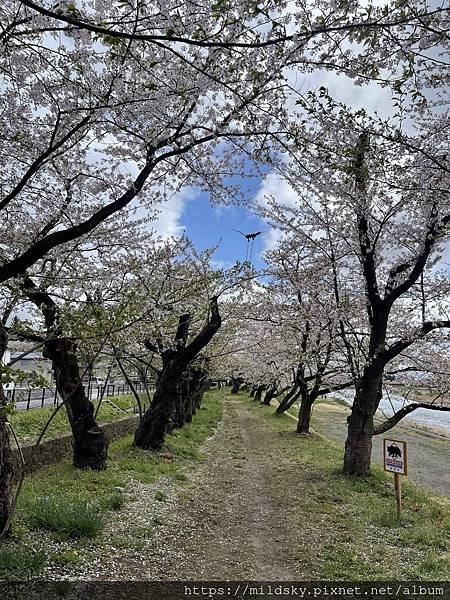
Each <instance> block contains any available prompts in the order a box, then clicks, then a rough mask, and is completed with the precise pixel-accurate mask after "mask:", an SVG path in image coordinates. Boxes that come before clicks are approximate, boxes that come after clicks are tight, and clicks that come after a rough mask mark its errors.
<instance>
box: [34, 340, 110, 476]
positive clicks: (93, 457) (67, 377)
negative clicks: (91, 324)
mask: <svg viewBox="0 0 450 600" xmlns="http://www.w3.org/2000/svg"><path fill="white" fill-rule="evenodd" d="M76 349H77V348H76V343H75V341H74V340H72V339H69V338H64V337H59V338H56V339H54V340H50V341H48V342H47V343H46V344H45V356H46V357H48V358H50V360H51V361H52V363H53V371H54V374H55V383H56V387H57V389H58V392H59V395H60V396H61V398H62V399H63V401H64V405H65V407H66V411H67V416H68V418H69V423H70V427H71V429H72V435H73V465H74V467H76V468H77V469H94V470H96V471H100V470H102V469H106V457H107V452H108V442H107V440H106V437H105V434H104V433H103V431H102V429H100V427H99V426H98V424H97V422H96V420H95V419H94V405H93V404H92V402H90V400H89V399H88V398H87V397H86V394H85V392H84V388H83V383H82V380H81V377H80V369H79V366H78V360H77V354H76Z"/></svg>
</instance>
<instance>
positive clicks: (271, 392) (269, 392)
mask: <svg viewBox="0 0 450 600" xmlns="http://www.w3.org/2000/svg"><path fill="white" fill-rule="evenodd" d="M276 393H277V388H276V387H270V388H269V389H268V390H267V392H266V394H265V396H264V400H263V401H262V404H265V405H266V406H270V403H271V401H272V399H273V398H275V396H276Z"/></svg>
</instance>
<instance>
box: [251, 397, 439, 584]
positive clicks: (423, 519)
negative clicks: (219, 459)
mask: <svg viewBox="0 0 450 600" xmlns="http://www.w3.org/2000/svg"><path fill="white" fill-rule="evenodd" d="M250 406H251V410H253V411H255V412H257V413H258V415H261V417H262V418H263V419H264V420H265V421H266V423H267V424H268V425H269V426H270V427H273V428H276V429H277V431H278V433H279V434H280V435H279V443H280V445H281V446H282V449H283V452H284V453H285V456H286V460H287V462H288V463H289V462H290V461H292V463H294V464H295V465H296V474H297V476H298V482H297V484H299V485H300V487H301V488H302V489H303V493H302V494H301V495H298V497H297V499H296V518H297V519H298V523H297V524H296V526H298V527H299V528H304V529H305V535H310V536H311V544H310V547H309V548H310V549H309V550H307V552H306V553H305V551H303V554H302V562H303V563H304V564H305V571H306V572H315V573H317V578H319V579H341V580H348V581H355V580H368V579H370V580H376V579H379V580H388V579H399V578H400V579H404V580H405V579H410V580H414V579H430V580H439V579H442V580H448V578H449V575H450V500H449V499H448V498H444V497H442V496H433V494H432V493H427V492H426V491H424V490H421V489H419V488H417V487H416V486H414V485H412V484H411V483H409V482H408V481H406V480H405V481H404V483H403V512H402V516H401V519H400V520H397V518H396V516H395V508H394V507H395V503H394V489H393V484H392V476H391V475H388V474H387V473H385V472H384V471H383V470H382V469H381V467H379V466H377V465H373V466H372V472H373V476H372V477H370V478H368V479H361V478H358V477H347V476H345V475H343V473H342V463H343V444H341V443H337V442H335V441H331V440H329V439H327V438H326V437H325V436H324V435H322V434H321V433H313V434H312V435H310V436H298V435H296V434H295V433H294V430H295V423H294V421H293V420H292V418H290V417H289V416H287V415H282V416H278V415H276V414H275V413H274V411H273V410H270V409H269V410H264V408H265V407H264V408H263V407H259V406H258V405H256V403H255V404H253V403H252V402H251V401H250ZM317 408H318V407H316V410H315V412H314V413H313V421H312V425H313V428H314V429H315V431H320V429H321V425H323V419H324V418H326V416H324V415H325V413H324V412H320V411H318V410H317ZM314 415H316V416H314ZM313 540H314V541H313Z"/></svg>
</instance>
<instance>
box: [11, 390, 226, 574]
mask: <svg viewBox="0 0 450 600" xmlns="http://www.w3.org/2000/svg"><path fill="white" fill-rule="evenodd" d="M222 396H223V392H221V391H217V392H210V393H208V394H205V399H204V402H203V405H202V407H201V409H200V410H199V411H198V413H197V415H195V417H194V420H193V422H192V423H191V424H189V425H186V426H185V427H184V428H183V429H180V430H176V431H174V432H173V433H172V434H171V435H169V436H168V438H167V441H166V444H165V446H164V447H163V449H162V452H161V453H154V452H150V451H145V450H140V449H138V448H133V447H132V441H133V436H132V435H127V436H124V437H123V438H121V439H119V440H117V441H115V442H113V443H112V444H111V445H110V447H109V455H108V468H107V469H106V470H105V471H89V470H77V469H74V467H73V466H72V464H71V463H70V462H69V461H63V462H61V463H59V464H57V465H52V466H50V467H47V468H45V469H42V470H41V471H39V472H37V473H35V474H33V475H30V476H28V477H27V478H26V479H25V481H24V484H23V488H22V494H21V496H20V499H19V503H18V507H17V511H16V515H15V518H14V522H13V537H12V539H11V540H8V541H7V542H5V543H4V551H5V553H6V554H5V558H4V564H5V565H6V566H5V567H4V570H5V571H8V572H9V571H10V575H9V576H10V577H12V578H13V579H14V578H22V579H23V578H26V577H27V576H28V574H27V573H28V572H27V573H25V571H23V572H22V571H21V572H20V573H19V572H18V571H17V570H14V569H13V568H11V569H10V567H9V566H8V565H10V564H13V562H14V561H13V560H12V559H11V560H10V561H9V562H8V560H9V559H8V556H9V555H11V556H13V555H15V554H14V553H16V554H17V555H19V554H20V553H24V556H27V557H28V556H29V555H30V557H29V559H30V560H29V562H30V565H32V564H34V567H33V569H34V570H32V569H31V566H30V569H29V575H31V574H34V573H36V572H38V571H39V570H40V569H42V567H43V566H44V562H45V561H41V562H39V561H38V559H37V558H34V563H32V561H31V558H33V556H34V555H32V554H30V552H31V550H29V548H30V545H33V544H34V543H35V540H36V539H40V540H42V542H41V543H42V547H43V549H44V550H45V552H46V553H47V556H48V560H50V561H51V562H53V563H54V564H56V565H62V566H64V567H65V568H69V567H71V566H73V567H75V566H76V565H77V564H78V563H79V562H80V561H81V560H82V559H81V557H82V556H83V554H84V555H86V552H91V547H92V544H94V545H95V543H96V541H95V539H92V538H97V539H98V538H99V537H101V532H102V529H103V527H104V525H105V524H106V523H107V522H108V520H110V519H120V518H121V517H120V510H121V508H122V506H123V505H124V504H125V503H126V502H127V500H128V498H132V496H133V493H134V487H135V485H134V484H135V482H136V481H139V482H143V483H152V482H154V481H156V480H157V479H158V478H159V477H160V476H161V475H166V476H169V477H171V478H173V479H174V480H176V481H179V482H183V481H184V480H185V479H186V475H185V473H184V471H185V470H186V469H187V468H192V467H193V466H194V465H195V464H196V463H197V462H198V461H199V460H202V458H203V456H202V453H201V451H200V446H201V444H202V443H203V442H204V441H205V440H206V439H207V438H208V437H210V436H211V435H212V433H213V431H214V427H215V426H216V424H217V422H218V421H219V419H220V416H221V409H222V407H221V403H220V402H219V401H218V399H219V398H220V397H222ZM30 412H31V411H30ZM165 499H166V498H165V496H164V494H162V495H161V497H160V500H161V501H164V500H165ZM113 511H117V512H118V514H117V516H116V515H113ZM154 525H155V526H158V523H157V522H155V523H154ZM44 533H45V535H43V534H44ZM136 535H137V537H138V538H139V539H137V541H136V543H134V542H132V541H130V540H127V539H121V540H120V543H121V544H122V545H123V547H127V544H128V547H131V546H133V547H140V546H141V545H142V539H143V537H148V536H149V535H151V532H148V531H145V532H137V534H136ZM46 536H47V537H48V540H47V537H46ZM52 538H53V540H56V541H61V540H66V541H65V542H64V543H65V546H64V548H63V549H62V550H61V551H57V552H56V553H55V550H54V547H53V545H52V543H51V542H52ZM46 540H47V541H46ZM46 544H47V546H46ZM67 544H69V547H67ZM86 544H88V546H85V545H86ZM130 544H131V546H130ZM83 548H86V551H84V552H83ZM8 553H9V554H8ZM39 556H40V555H39ZM24 564H26V562H25V563H24ZM2 568H3V567H2V566H1V556H0V574H1V569H2ZM24 569H25V567H24Z"/></svg>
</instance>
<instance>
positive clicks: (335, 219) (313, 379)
mask: <svg viewBox="0 0 450 600" xmlns="http://www.w3.org/2000/svg"><path fill="white" fill-rule="evenodd" d="M321 96H322V97H321V98H315V99H314V103H313V104H311V105H309V106H308V107H307V110H308V112H309V114H310V121H309V123H310V125H311V126H312V127H314V128H315V131H316V136H317V137H316V148H314V147H313V142H311V141H310V143H309V144H308V145H307V146H302V147H301V149H298V150H297V149H296V148H295V146H294V147H293V148H292V147H291V148H290V159H291V160H290V161H289V162H288V164H286V163H280V164H279V165H278V172H279V173H280V176H281V175H282V176H283V177H284V178H286V179H287V180H288V181H289V182H290V185H291V186H292V188H293V189H294V190H295V191H296V192H297V198H296V200H295V202H291V203H290V204H284V205H283V203H282V202H280V200H279V199H278V198H267V201H266V203H265V205H264V206H261V207H260V210H261V212H262V214H263V215H264V216H265V218H266V219H268V220H270V221H272V222H273V223H274V224H276V226H277V227H278V228H279V231H280V240H279V242H278V244H277V245H276V247H275V248H274V249H273V250H272V251H270V252H269V253H268V255H267V259H268V262H269V266H270V275H271V282H270V283H269V284H268V285H267V286H264V287H261V286H256V287H255V288H254V289H253V290H251V291H249V293H248V296H247V297H246V298H244V302H245V303H246V304H247V313H246V314H243V316H242V319H243V326H245V327H246V328H247V329H248V330H249V331H251V332H252V333H251V335H252V337H253V339H259V340H260V349H259V351H256V352H254V351H252V352H251V353H250V354H249V355H248V356H247V358H246V360H247V361H248V364H247V370H246V378H247V379H249V380H250V381H251V382H253V383H254V389H253V390H252V391H253V393H254V395H255V396H256V397H257V396H258V395H259V394H260V392H261V390H262V389H263V387H262V386H264V388H265V389H267V390H268V391H267V392H266V397H267V395H268V396H269V400H270V396H272V395H273V393H274V390H275V389H278V390H279V389H282V388H283V387H284V386H286V385H288V386H289V391H288V393H287V394H286V395H285V396H284V398H283V399H282V401H281V403H280V405H279V407H278V408H277V411H278V412H283V411H284V410H286V409H287V408H289V407H290V406H291V405H292V404H293V403H294V402H295V401H297V400H299V401H300V413H299V423H298V431H299V432H300V433H307V432H308V431H309V421H310V414H311V407H312V405H313V403H314V401H315V400H316V399H317V398H318V397H319V396H320V395H323V394H326V393H332V392H333V391H336V390H340V389H343V388H346V387H349V386H354V388H355V398H354V402H353V406H352V412H351V415H350V417H349V419H348V437H347V441H346V446H345V448H346V453H345V461H344V471H345V472H346V473H349V474H354V473H356V474H359V475H367V474H369V469H370V455H371V447H372V437H373V435H376V434H380V433H383V432H384V431H387V430H388V429H389V428H391V427H393V426H394V425H395V424H396V423H397V422H398V421H399V420H400V419H401V418H403V417H404V416H406V415H407V414H409V413H411V412H413V411H414V410H416V409H418V408H423V407H426V408H428V409H438V410H449V407H448V404H446V403H445V401H444V399H445V396H446V394H447V393H448V390H449V376H450V364H449V345H448V344H449V341H448V333H447V330H448V328H449V327H450V320H449V316H450V305H449V291H450V281H449V277H448V262H447V258H446V256H448V242H449V231H448V223H449V220H450V201H449V196H448V185H449V173H448V155H447V152H448V134H447V131H448V122H447V121H446V120H445V119H444V118H443V117H442V115H441V114H432V112H431V111H430V112H428V113H427V114H426V117H424V118H419V117H417V118H416V120H415V127H416V130H415V131H413V133H411V134H409V135H407V134H406V133H401V131H400V130H398V129H391V127H390V126H389V123H383V122H381V121H380V120H375V119H373V118H370V117H369V116H368V115H366V114H364V113H363V112H361V111H360V112H359V113H358V114H355V113H354V112H353V111H351V110H350V109H349V108H348V107H345V106H343V105H342V104H341V105H338V104H335V103H333V101H332V99H331V98H329V96H328V95H327V94H326V93H325V92H322V94H321ZM300 161H301V163H302V167H303V170H300V169H299V164H300ZM255 305H259V306H260V308H259V310H256V311H255ZM255 314H257V315H258V316H257V318H256V321H257V323H256V324H255V317H254V315H255ZM261 354H263V356H261ZM386 374H387V375H388V376H390V377H395V378H396V379H397V381H398V383H403V386H404V387H409V386H415V387H416V388H418V387H429V388H430V389H431V390H433V391H434V392H435V398H434V400H432V401H428V402H427V403H423V402H413V403H411V404H407V405H405V406H404V407H403V408H402V409H401V410H399V411H397V412H396V413H395V414H394V415H393V416H391V417H390V418H388V419H386V420H385V421H384V422H383V423H381V424H379V425H375V423H374V416H375V413H376V411H377V409H378V406H379V403H380V400H381V398H382V396H383V386H384V385H385V376H386Z"/></svg>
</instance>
